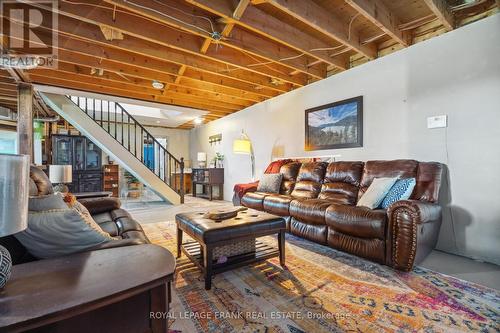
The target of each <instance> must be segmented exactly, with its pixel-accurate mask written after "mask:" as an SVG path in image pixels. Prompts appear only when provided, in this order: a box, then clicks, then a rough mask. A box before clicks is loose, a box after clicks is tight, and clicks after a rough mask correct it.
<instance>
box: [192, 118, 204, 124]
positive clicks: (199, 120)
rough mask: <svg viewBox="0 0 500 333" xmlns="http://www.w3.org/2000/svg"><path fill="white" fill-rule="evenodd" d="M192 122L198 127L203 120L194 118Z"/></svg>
mask: <svg viewBox="0 0 500 333" xmlns="http://www.w3.org/2000/svg"><path fill="white" fill-rule="evenodd" d="M193 121H194V123H195V124H196V125H199V124H201V123H202V122H203V118H200V117H197V118H194V120H193Z"/></svg>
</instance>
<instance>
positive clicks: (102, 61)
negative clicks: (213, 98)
mask: <svg viewBox="0 0 500 333" xmlns="http://www.w3.org/2000/svg"><path fill="white" fill-rule="evenodd" d="M59 51H61V54H60V55H59V57H60V59H63V60H66V61H72V60H75V61H85V63H82V64H86V63H87V61H90V60H88V59H89V57H91V59H93V60H91V61H92V62H96V64H95V66H96V67H100V66H110V67H109V68H110V70H111V69H112V68H117V69H120V70H121V71H122V70H123V71H125V69H128V68H130V69H131V70H133V71H134V72H137V75H142V74H144V75H145V77H149V78H151V79H152V80H155V79H156V80H159V81H162V82H163V81H164V80H166V81H167V80H168V79H167V78H163V77H164V76H170V75H172V76H174V75H183V74H184V71H186V69H187V67H186V66H184V65H182V66H177V65H174V64H171V63H168V62H165V61H163V60H157V59H154V58H151V57H147V56H144V55H141V54H137V53H133V52H129V51H124V50H118V49H115V48H113V47H107V46H101V45H96V44H94V43H90V42H86V41H81V40H74V39H71V38H69V37H66V36H63V35H60V36H59ZM85 59H87V60H85ZM182 68H184V69H183V70H182V71H181V69H182ZM192 72H193V73H198V72H199V70H198V69H194V68H193V69H192ZM146 73H148V75H146ZM200 73H203V71H201V72H200ZM128 74H131V73H130V72H129V73H128ZM149 74H150V76H149ZM131 75H132V74H131ZM202 77H203V80H197V79H196V78H193V79H191V80H189V82H190V83H189V84H188V86H192V85H193V84H194V85H196V86H197V87H198V86H203V87H205V89H206V90H209V91H214V92H217V93H224V94H227V95H231V96H235V97H240V98H244V99H249V100H253V101H257V102H259V101H262V100H264V99H265V98H268V97H274V96H276V95H277V93H276V92H274V91H271V90H269V89H263V90H256V89H255V86H254V85H251V84H249V83H246V82H242V81H238V80H234V79H232V78H227V77H225V76H220V75H217V74H211V75H208V74H207V75H204V76H202ZM179 81H180V77H179V76H177V77H176V78H175V82H174V83H173V84H178V83H179ZM167 82H169V83H172V82H170V80H168V81H167ZM254 90H255V92H254Z"/></svg>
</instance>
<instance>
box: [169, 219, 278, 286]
mask: <svg viewBox="0 0 500 333" xmlns="http://www.w3.org/2000/svg"><path fill="white" fill-rule="evenodd" d="M203 215H204V213H203V212H199V213H182V214H177V215H176V216H175V221H176V223H177V258H179V257H180V256H181V253H182V252H184V254H185V255H186V256H187V257H188V258H189V259H190V260H191V261H192V262H193V263H194V264H195V265H196V266H198V267H199V268H200V270H201V271H202V272H203V275H204V277H205V289H206V290H210V289H211V287H212V276H213V275H215V274H218V273H221V272H224V271H227V270H230V269H233V268H237V267H241V266H244V265H248V264H250V263H254V262H257V261H261V260H266V259H269V258H273V257H278V256H279V258H280V265H281V266H284V265H285V229H286V224H285V220H284V219H283V218H282V217H279V216H276V215H271V214H269V213H265V212H260V211H257V210H252V209H249V210H247V211H244V212H239V213H238V215H237V216H236V217H234V218H231V219H227V220H223V221H214V220H210V219H207V218H204V217H203ZM183 232H185V233H186V234H188V235H189V236H191V238H193V239H194V241H189V242H186V243H182V235H183ZM274 234H277V235H278V249H276V248H274V247H272V246H269V245H267V244H264V243H262V242H259V241H258V240H256V238H258V237H262V236H269V235H274ZM249 240H250V241H251V240H256V244H255V250H254V251H252V250H251V251H250V252H247V253H241V254H237V255H232V256H228V257H227V261H225V262H223V263H219V262H217V260H216V258H213V253H214V249H215V248H218V247H222V246H228V245H232V244H241V243H244V242H246V243H248V241H249Z"/></svg>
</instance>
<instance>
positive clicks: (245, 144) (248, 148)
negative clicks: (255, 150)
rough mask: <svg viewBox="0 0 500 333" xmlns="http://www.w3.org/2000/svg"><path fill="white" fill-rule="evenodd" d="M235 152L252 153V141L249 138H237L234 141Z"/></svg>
mask: <svg viewBox="0 0 500 333" xmlns="http://www.w3.org/2000/svg"><path fill="white" fill-rule="evenodd" d="M233 152H234V153H236V154H251V153H252V143H251V142H250V140H247V139H237V140H234V142H233Z"/></svg>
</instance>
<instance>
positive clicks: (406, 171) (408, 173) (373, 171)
mask: <svg viewBox="0 0 500 333" xmlns="http://www.w3.org/2000/svg"><path fill="white" fill-rule="evenodd" d="M417 169H418V162H417V161H415V160H393V161H367V162H366V163H365V167H364V169H363V176H362V177H361V184H360V187H359V192H358V200H359V198H361V196H363V194H364V193H365V192H366V190H367V189H368V187H369V186H370V185H371V183H372V181H373V179H374V178H393V177H398V178H417Z"/></svg>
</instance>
